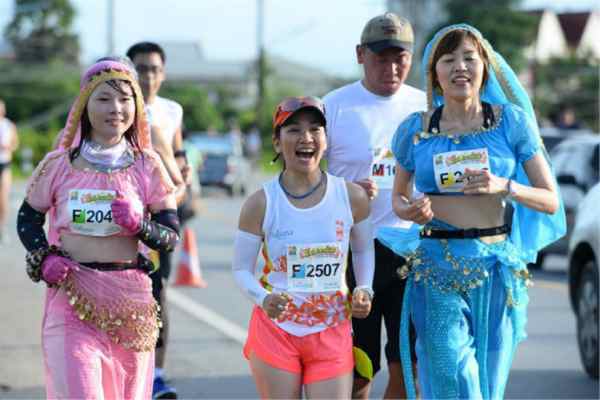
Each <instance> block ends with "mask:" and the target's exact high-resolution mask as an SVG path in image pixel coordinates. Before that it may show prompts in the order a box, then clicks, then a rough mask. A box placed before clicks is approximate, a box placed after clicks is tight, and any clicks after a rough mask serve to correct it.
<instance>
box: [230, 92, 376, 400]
mask: <svg viewBox="0 0 600 400" xmlns="http://www.w3.org/2000/svg"><path fill="white" fill-rule="evenodd" d="M325 126H326V123H325V112H324V109H323V104H322V103H321V101H320V100H319V99H316V98H312V97H300V98H288V99H285V100H284V101H282V102H281V103H280V104H279V106H278V107H277V109H276V110H275V114H274V116H273V145H274V148H275V151H276V152H277V157H282V161H283V166H284V169H283V171H282V172H281V174H280V175H279V176H278V177H276V178H274V179H272V180H271V181H269V182H267V183H265V184H264V186H263V188H262V189H261V190H259V191H257V192H256V193H254V194H253V195H251V196H250V197H249V198H248V200H247V201H246V203H245V204H244V206H243V208H242V211H241V214H240V222H239V230H238V233H237V236H236V241H235V249H234V260H233V274H234V278H235V280H236V283H237V284H238V286H239V287H240V288H241V290H242V291H243V292H244V293H245V294H246V295H247V296H248V297H249V298H250V299H251V300H252V301H253V302H254V303H255V304H256V305H255V307H254V311H253V313H252V318H251V320H250V324H249V328H248V339H247V342H246V345H245V346H244V355H245V357H246V358H247V359H248V360H249V363H250V368H251V370H252V375H253V377H254V380H255V382H256V387H257V390H258V392H259V394H260V396H261V397H262V398H301V396H302V390H303V388H304V391H305V393H306V396H307V397H308V398H317V397H318V398H331V399H333V398H340V399H342V398H344V399H346V398H350V396H351V391H352V370H353V365H354V364H353V350H352V338H351V325H350V322H349V319H350V317H351V316H353V317H356V318H365V317H367V315H368V314H369V311H370V308H371V298H372V293H373V292H372V289H371V283H372V280H373V267H374V256H373V254H374V253H373V241H372V240H371V238H372V235H371V222H370V220H369V219H368V216H369V200H368V197H367V194H366V193H365V191H364V190H363V189H362V188H360V187H359V186H357V185H355V184H353V183H346V182H345V181H344V180H343V179H341V178H337V177H334V176H332V175H329V174H327V173H325V172H323V171H322V170H321V169H320V167H319V163H320V161H321V157H322V155H323V153H324V151H325V149H326V147H327V141H326V133H325ZM261 246H262V252H263V256H264V258H265V265H264V268H262V271H261V274H262V276H260V278H258V279H257V278H256V277H255V266H256V259H257V256H258V253H259V250H260V248H261ZM349 246H352V257H353V261H354V265H355V274H356V276H357V288H356V289H355V290H354V292H353V293H352V294H349V293H348V289H347V287H346V284H345V280H344V276H345V268H346V264H347V262H346V261H347V254H348V249H349Z"/></svg>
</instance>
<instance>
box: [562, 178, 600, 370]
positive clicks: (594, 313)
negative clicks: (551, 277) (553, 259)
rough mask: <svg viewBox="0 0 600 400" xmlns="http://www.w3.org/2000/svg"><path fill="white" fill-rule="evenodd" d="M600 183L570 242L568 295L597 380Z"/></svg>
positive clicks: (587, 365)
mask: <svg viewBox="0 0 600 400" xmlns="http://www.w3.org/2000/svg"><path fill="white" fill-rule="evenodd" d="M599 204H600V183H598V184H596V186H594V187H593V188H592V189H591V190H590V191H589V192H588V194H587V195H586V196H585V198H584V199H583V200H582V201H581V204H580V205H579V207H578V209H577V216H576V220H575V226H574V228H573V232H572V234H571V240H570V242H569V297H570V300H571V307H572V308H573V311H574V312H575V316H576V318H577V344H578V346H579V354H580V356H581V362H582V364H583V368H584V369H585V372H586V373H587V374H588V375H589V376H590V377H592V378H595V379H598V357H599V354H598V335H599V327H598V302H599V299H598V266H599V265H600V207H599V206H598V205H599Z"/></svg>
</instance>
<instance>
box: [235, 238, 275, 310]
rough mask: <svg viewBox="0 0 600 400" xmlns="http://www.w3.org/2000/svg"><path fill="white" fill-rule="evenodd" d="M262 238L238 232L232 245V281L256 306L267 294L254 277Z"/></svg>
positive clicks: (260, 303) (260, 304)
mask: <svg viewBox="0 0 600 400" xmlns="http://www.w3.org/2000/svg"><path fill="white" fill-rule="evenodd" d="M261 243H262V238H261V237H260V236H257V235H254V234H252V233H248V232H244V231H241V230H238V231H237V233H236V235H235V242H234V245H233V264H232V266H231V267H232V270H233V279H234V280H235V283H236V284H237V285H238V286H239V288H240V289H241V290H242V292H243V293H244V294H245V295H246V296H248V297H249V298H250V300H252V301H253V302H254V303H256V304H257V305H258V306H262V304H263V300H264V299H265V297H267V295H268V294H269V292H268V291H267V290H266V289H265V288H263V287H262V286H261V285H260V284H259V283H258V280H257V279H256V278H255V277H254V267H255V265H256V258H257V257H258V252H259V251H260V246H261Z"/></svg>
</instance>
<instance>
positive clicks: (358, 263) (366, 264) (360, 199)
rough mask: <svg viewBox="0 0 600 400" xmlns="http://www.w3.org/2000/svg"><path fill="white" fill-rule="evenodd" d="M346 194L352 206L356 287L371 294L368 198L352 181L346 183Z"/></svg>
mask: <svg viewBox="0 0 600 400" xmlns="http://www.w3.org/2000/svg"><path fill="white" fill-rule="evenodd" d="M347 187H348V195H349V197H350V204H351V206H352V215H353V217H354V225H353V226H352V230H351V231H350V247H351V249H352V264H353V268H354V276H355V277H356V289H364V290H366V291H367V292H368V293H369V294H372V292H373V290H372V288H371V287H372V284H373V275H374V273H375V249H374V242H373V228H372V225H371V218H369V213H370V208H369V198H368V197H367V193H366V192H365V191H364V190H363V189H362V188H361V187H360V186H358V185H356V184H354V183H347Z"/></svg>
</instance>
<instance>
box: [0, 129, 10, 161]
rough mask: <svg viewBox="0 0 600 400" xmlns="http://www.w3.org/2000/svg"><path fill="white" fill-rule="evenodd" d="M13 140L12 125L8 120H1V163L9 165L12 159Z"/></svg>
mask: <svg viewBox="0 0 600 400" xmlns="http://www.w3.org/2000/svg"><path fill="white" fill-rule="evenodd" d="M11 139H12V124H11V122H10V121H9V120H8V119H6V118H2V119H0V163H7V162H9V161H10V159H11V151H10V150H9V148H10V142H11Z"/></svg>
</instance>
